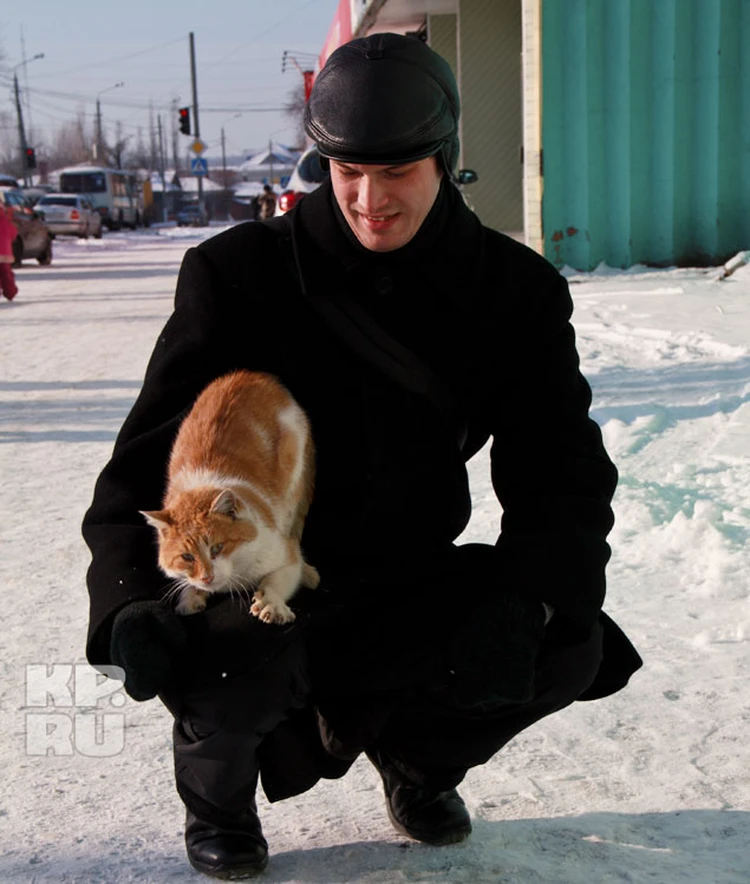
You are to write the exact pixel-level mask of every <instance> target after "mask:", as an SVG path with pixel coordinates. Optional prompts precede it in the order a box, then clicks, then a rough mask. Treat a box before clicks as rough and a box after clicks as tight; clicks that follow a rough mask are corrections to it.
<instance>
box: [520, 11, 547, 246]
mask: <svg viewBox="0 0 750 884" xmlns="http://www.w3.org/2000/svg"><path fill="white" fill-rule="evenodd" d="M522 9H523V13H522V15H523V54H522V62H521V66H522V71H523V144H524V168H523V191H524V232H525V234H526V245H527V246H530V247H531V248H532V249H534V250H535V251H537V252H539V253H540V254H542V253H543V250H544V238H543V235H542V193H543V186H544V179H543V177H542V55H541V52H542V0H523V7H522Z"/></svg>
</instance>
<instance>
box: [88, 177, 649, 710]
mask: <svg viewBox="0 0 750 884" xmlns="http://www.w3.org/2000/svg"><path fill="white" fill-rule="evenodd" d="M326 301H328V302H330V303H333V304H337V303H342V302H343V303H347V302H350V301H355V302H356V304H357V305H358V306H359V307H360V308H361V309H363V310H364V311H366V312H367V313H368V314H369V315H370V316H371V317H373V319H374V320H375V321H376V322H377V323H378V325H379V327H380V328H381V329H383V330H384V331H385V333H386V334H387V335H389V336H390V337H391V338H393V339H395V340H396V341H397V342H398V344H399V345H401V346H403V347H405V348H407V349H408V350H409V351H410V352H411V353H413V354H415V356H416V358H418V359H419V360H420V362H421V363H422V364H426V365H427V366H429V369H430V371H431V372H432V374H433V376H434V378H435V380H436V383H437V385H438V387H439V389H440V391H441V401H442V402H443V404H445V403H446V402H447V403H449V405H448V406H447V407H441V405H440V404H436V402H435V400H434V397H431V396H429V395H423V394H422V393H420V392H415V391H414V390H411V389H408V388H407V386H405V385H404V384H402V383H399V381H398V380H397V379H394V378H393V377H391V376H388V373H387V371H386V372H384V371H383V370H381V367H380V366H379V365H377V364H376V362H373V361H372V360H371V359H368V358H364V357H363V356H362V355H361V354H360V353H359V352H356V350H357V348H356V346H353V345H352V343H351V342H350V341H347V340H345V339H344V338H342V336H341V333H340V332H339V331H338V330H336V329H335V328H334V327H332V325H331V322H330V321H329V319H328V318H327V317H326V314H325V311H324V310H321V303H323V302H326ZM571 313H572V302H571V298H570V295H569V292H568V287H567V283H566V281H565V279H564V278H563V277H562V276H560V274H559V273H558V272H557V271H556V270H555V269H554V268H553V267H552V265H551V264H549V263H548V262H547V261H546V260H544V259H543V258H542V257H540V256H539V255H537V254H536V253H535V252H533V251H531V250H530V249H528V248H526V247H525V246H523V245H520V244H519V243H517V242H515V241H513V240H512V239H510V238H508V237H506V236H503V235H502V234H500V233H497V232H495V231H492V230H490V229H488V228H485V227H483V226H482V225H481V224H480V222H479V221H478V219H477V218H476V216H475V215H474V214H473V213H472V212H471V211H469V209H468V208H466V206H465V205H464V204H463V202H462V201H461V199H460V197H459V195H458V193H457V191H456V190H455V188H453V187H452V186H451V185H447V184H444V185H443V187H442V189H441V194H440V197H439V198H438V201H437V203H436V205H435V207H434V208H433V210H432V212H431V213H430V215H429V216H428V218H427V220H426V221H425V224H424V225H423V227H422V229H421V230H420V232H419V234H418V235H417V237H416V238H415V239H414V240H413V241H412V242H411V243H410V244H408V245H407V246H406V247H405V248H403V249H400V250H398V251H397V252H393V253H388V254H385V255H377V254H375V253H370V252H367V251H365V250H364V249H362V248H361V247H359V246H358V245H357V244H356V242H354V241H352V237H351V236H348V235H347V233H346V225H345V223H344V222H343V221H342V219H341V218H340V216H339V213H338V209H337V207H336V205H335V201H334V199H333V195H332V190H331V188H330V184H325V185H323V186H322V187H320V188H319V189H318V190H317V191H316V192H314V193H313V194H310V195H308V196H307V197H306V198H305V200H304V201H302V203H300V205H299V206H298V207H297V208H296V209H295V210H294V211H293V212H291V213H289V215H287V216H284V218H283V219H281V220H280V221H279V220H275V221H273V222H271V223H270V224H268V223H257V222H250V223H246V224H242V225H239V226H236V227H234V228H232V229H231V230H228V231H226V232H224V233H222V234H220V235H218V236H216V237H214V238H212V239H210V240H208V241H206V242H204V243H202V244H201V245H200V246H198V247H197V248H194V249H191V250H189V251H188V252H187V253H186V255H185V258H184V261H183V265H182V268H181V270H180V275H179V280H178V284H177V292H176V297H175V305H174V312H173V314H172V316H171V317H170V318H169V320H168V322H167V324H166V326H165V328H164V330H163V331H162V333H161V335H160V336H159V338H158V341H157V342H156V346H155V348H154V351H153V354H152V357H151V360H150V363H149V366H148V369H147V372H146V376H145V380H144V383H143V388H142V391H141V393H140V395H139V397H138V399H137V401H136V403H135V405H134V407H133V409H132V411H131V413H130V415H129V416H128V418H127V420H126V421H125V423H124V425H123V427H122V430H121V432H120V434H119V436H118V439H117V442H116V444H115V448H114V452H113V455H112V459H111V461H110V462H109V463H108V465H107V466H106V468H105V469H104V471H103V472H102V474H101V476H100V478H99V480H98V482H97V485H96V490H95V494H94V500H93V503H92V505H91V507H90V509H89V511H88V513H87V514H86V517H85V521H84V526H83V531H84V537H85V539H86V541H87V543H88V545H89V547H90V549H91V553H92V562H91V566H90V568H89V572H88V587H89V594H90V600H91V608H90V624H89V634H88V642H87V655H88V658H89V660H90V661H91V662H92V663H93V664H103V663H107V662H109V641H110V632H111V624H112V621H113V619H114V616H115V614H116V613H117V612H118V611H119V610H120V609H121V608H122V607H123V606H124V605H125V604H127V603H128V602H129V601H131V600H136V599H152V598H159V597H161V595H162V594H163V592H164V590H165V588H166V586H167V584H168V581H167V580H166V578H165V577H164V576H163V575H162V574H161V573H160V572H159V570H158V569H157V566H156V553H155V537H154V532H153V529H152V528H150V527H149V526H148V525H146V523H145V522H144V520H143V518H142V517H141V516H140V515H139V512H138V511H139V510H147V509H157V508H158V507H159V506H160V503H161V498H162V494H163V491H164V486H165V476H166V464H167V460H168V456H169V451H170V447H171V444H172V441H173V439H174V437H175V435H176V432H177V429H178V427H179V424H180V422H181V420H182V419H183V418H184V416H185V414H186V413H187V411H188V410H189V409H190V407H191V406H192V404H193V402H194V401H195V399H196V397H197V395H198V393H199V392H200V391H201V390H202V389H203V388H204V387H205V386H206V385H207V384H208V383H209V382H210V381H212V380H213V379H215V378H216V377H218V376H220V375H222V374H225V373H227V372H230V371H233V370H236V369H241V368H246V369H250V370H256V371H266V372H270V373H272V374H275V375H277V376H278V377H279V378H280V379H281V380H282V381H283V383H284V384H285V385H286V386H287V387H288V388H289V389H290V391H291V392H292V393H293V395H294V396H295V397H296V398H297V399H298V401H299V402H300V404H301V405H302V407H303V408H305V409H306V411H307V412H308V414H309V416H310V419H311V423H312V428H313V436H314V439H315V445H316V449H317V478H316V490H315V496H314V501H313V505H312V507H311V509H310V513H309V516H308V520H307V524H306V528H305V534H304V537H303V548H304V551H305V555H306V558H307V559H308V561H310V562H311V563H312V564H314V565H315V566H316V567H317V568H318V570H319V571H320V573H321V576H322V584H321V587H320V589H319V590H315V591H308V590H304V591H301V592H300V593H299V594H298V596H296V597H295V600H294V602H293V607H296V609H297V611H298V620H297V623H296V624H295V626H294V627H292V628H291V629H289V628H285V629H280V628H278V627H269V626H267V625H266V624H259V623H258V622H257V621H256V620H255V619H254V618H251V617H247V616H246V615H245V614H244V612H243V618H244V619H242V621H241V623H240V622H239V621H238V620H237V619H236V618H234V619H233V617H232V616H226V611H227V604H224V603H221V604H219V605H217V609H216V610H217V613H215V614H214V615H213V617H214V620H213V621H212V619H211V617H212V614H211V610H209V611H208V612H207V614H205V615H203V614H201V615H194V616H193V617H190V618H185V619H186V621H190V628H191V629H192V630H193V631H194V632H195V633H196V636H199V640H198V638H196V648H195V653H194V655H193V657H192V662H191V664H190V665H192V666H193V667H194V669H195V671H197V672H199V673H202V674H204V675H206V677H208V675H209V674H210V673H211V672H215V671H218V670H219V669H224V670H225V669H226V668H227V667H229V668H231V667H236V668H242V667H252V666H253V665H256V664H257V663H258V661H259V660H260V659H261V658H264V655H265V658H266V659H267V658H268V657H269V656H272V655H273V652H274V647H279V646H280V645H281V644H282V643H283V641H284V640H288V638H289V637H290V636H293V635H295V634H299V632H300V631H301V630H304V629H305V628H312V629H314V626H315V623H316V618H317V619H319V618H321V617H323V618H325V616H329V615H330V613H331V611H333V612H335V615H336V617H338V620H336V619H335V618H334V621H335V622H336V623H337V624H338V625H337V628H336V630H334V631H333V632H332V633H331V634H330V635H333V636H334V637H333V638H331V639H330V648H329V650H330V653H329V654H328V656H327V657H326V653H328V652H326V653H324V654H323V655H322V658H323V662H322V663H321V664H320V666H319V673H321V675H320V680H322V681H324V682H327V683H328V684H329V686H330V684H332V683H334V682H335V685H334V686H333V687H332V688H331V690H333V691H334V692H337V691H338V692H339V693H340V694H341V695H346V694H347V693H348V694H350V695H352V694H355V693H360V694H362V693H364V694H366V693H367V692H368V691H370V690H373V691H378V690H383V689H388V688H389V687H390V686H392V685H393V684H394V683H400V684H402V683H403V681H404V679H406V680H408V678H409V677H410V676H411V677H413V678H415V679H416V678H418V677H421V675H422V674H423V672H422V670H421V669H420V666H419V662H420V661H421V660H424V659H428V658H430V659H431V658H434V657H435V655H436V654H437V655H438V656H439V653H440V649H439V644H440V641H441V640H442V638H443V637H444V636H445V632H444V630H445V628H446V624H447V623H450V622H451V621H452V620H454V619H455V615H454V614H453V613H452V610H453V609H452V606H451V599H453V600H455V598H456V595H457V594H462V593H466V600H467V601H468V603H469V604H472V603H473V600H474V599H477V604H478V605H480V607H481V599H482V595H483V594H485V595H486V597H489V596H491V595H492V594H495V593H502V592H505V591H513V592H514V593H516V594H519V595H521V596H524V597H525V598H527V599H528V600H529V602H530V603H533V604H541V602H542V601H544V602H546V603H547V604H549V605H551V606H552V607H553V608H554V611H555V615H554V621H555V622H556V623H557V624H558V629H562V630H563V631H564V630H568V631H569V632H570V635H571V636H576V635H577V636H579V637H580V636H583V635H585V634H586V633H587V632H588V631H589V630H590V629H591V628H592V626H593V624H595V623H596V622H597V620H599V619H600V617H601V616H602V615H601V613H600V612H601V607H602V603H603V601H604V596H605V573H604V572H605V565H606V563H607V561H608V559H609V555H610V550H609V547H608V545H607V542H606V539H605V538H606V536H607V533H608V532H609V530H610V529H611V527H612V523H613V516H612V511H611V508H610V501H611V498H612V494H613V492H614V489H615V485H616V479H617V474H616V470H615V468H614V466H613V465H612V463H611V461H610V459H609V458H608V456H607V454H606V452H605V450H604V447H603V445H602V438H601V433H600V430H599V427H598V426H597V425H596V424H595V423H594V422H593V421H592V420H591V419H590V418H589V416H588V409H589V406H590V401H591V393H590V389H589V386H588V384H587V383H586V381H585V380H584V378H583V377H582V376H581V374H580V372H579V359H578V354H577V352H576V347H575V336H574V331H573V328H572V326H571V324H570V317H571ZM376 349H377V348H376ZM490 438H491V439H492V449H491V462H492V468H491V472H492V483H493V486H494V490H495V493H496V494H497V497H498V499H499V501H500V503H501V505H502V510H503V515H502V526H498V536H497V537H490V538H487V542H488V543H489V544H491V545H493V546H492V547H491V556H492V567H491V571H492V572H493V578H492V579H490V580H488V581H487V585H486V586H483V587H479V588H477V587H475V586H470V587H464V586H462V585H461V583H462V581H461V572H462V569H461V554H462V553H461V550H458V551H457V550H456V548H455V546H454V544H453V541H454V540H455V539H456V537H457V536H458V535H459V534H460V533H461V532H462V530H463V529H464V527H465V525H466V524H467V521H468V519H469V516H470V513H471V502H470V493H469V485H468V479H467V472H466V466H465V464H466V462H467V461H468V459H469V458H470V457H471V456H473V454H475V453H476V452H477V451H478V450H479V449H480V448H481V447H482V446H483V445H484V444H485V442H486V441H487V440H489V439H490ZM500 527H501V530H500ZM222 611H223V612H224V613H223V614H222V613H221V612H222ZM238 624H239V625H238ZM341 624H344V628H342V629H339V628H338V627H339V626H341ZM295 630H296V632H295ZM329 638H330V636H329ZM604 654H605V656H604V663H603V666H602V671H601V673H600V678H599V679H598V680H597V682H595V684H594V686H593V687H592V689H591V690H590V692H589V697H596V696H602V695H604V694H606V693H611V692H613V691H614V690H618V689H619V688H620V687H622V686H623V685H624V684H625V683H626V682H627V680H628V677H629V676H630V674H631V673H632V671H634V670H635V669H636V668H637V667H638V665H639V664H640V661H639V659H638V657H637V654H636V653H635V651H634V650H633V648H632V646H631V645H630V643H629V642H628V641H627V639H625V638H624V636H623V635H622V633H621V632H620V631H619V630H618V629H617V627H616V626H614V624H612V622H611V621H610V620H609V619H608V618H606V619H605V650H604ZM321 690H322V691H323V692H325V690H326V685H325V684H324V685H323V686H322V687H321Z"/></svg>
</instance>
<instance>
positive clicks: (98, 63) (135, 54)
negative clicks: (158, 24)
mask: <svg viewBox="0 0 750 884" xmlns="http://www.w3.org/2000/svg"><path fill="white" fill-rule="evenodd" d="M184 39H185V38H184V37H177V38H175V39H174V40H168V41H167V42H166V43H159V44H158V45H157V46H149V47H148V48H147V49H139V50H138V52H131V53H130V54H129V55H122V56H120V58H108V59H106V61H92V62H90V63H89V64H82V65H78V67H74V68H68V69H67V70H66V71H53V72H52V73H45V74H43V75H41V74H40V75H39V76H38V77H37V78H34V79H41V77H42V76H44V77H61V76H63V75H64V74H74V73H76V72H77V71H86V70H89V69H90V68H95V67H102V66H104V65H106V66H107V67H109V66H111V65H113V64H116V63H118V62H120V61H130V59H131V58H138V56H140V55H146V54H148V53H149V52H156V51H157V50H159V49H165V48H166V47H167V46H173V45H174V44H175V43H181V42H182V41H183V40H184Z"/></svg>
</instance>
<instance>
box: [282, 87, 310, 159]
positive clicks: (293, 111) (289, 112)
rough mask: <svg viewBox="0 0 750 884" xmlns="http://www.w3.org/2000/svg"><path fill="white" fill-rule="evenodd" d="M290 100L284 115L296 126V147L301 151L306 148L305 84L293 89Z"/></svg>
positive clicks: (289, 95)
mask: <svg viewBox="0 0 750 884" xmlns="http://www.w3.org/2000/svg"><path fill="white" fill-rule="evenodd" d="M287 94H288V99H287V102H286V104H285V105H284V115H285V116H286V117H288V118H289V119H290V120H291V121H292V123H293V125H294V139H295V146H296V147H299V148H300V149H301V148H303V147H304V146H305V142H306V137H305V125H304V113H305V84H304V83H300V84H299V85H298V86H295V87H294V89H291V90H290V91H289V92H288V93H287Z"/></svg>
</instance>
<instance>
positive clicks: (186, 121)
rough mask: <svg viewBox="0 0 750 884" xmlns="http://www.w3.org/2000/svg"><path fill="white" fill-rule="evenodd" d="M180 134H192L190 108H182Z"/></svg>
mask: <svg viewBox="0 0 750 884" xmlns="http://www.w3.org/2000/svg"><path fill="white" fill-rule="evenodd" d="M180 132H182V134H183V135H189V134H190V108H189V107H181V108H180Z"/></svg>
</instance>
